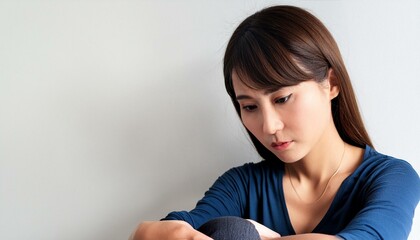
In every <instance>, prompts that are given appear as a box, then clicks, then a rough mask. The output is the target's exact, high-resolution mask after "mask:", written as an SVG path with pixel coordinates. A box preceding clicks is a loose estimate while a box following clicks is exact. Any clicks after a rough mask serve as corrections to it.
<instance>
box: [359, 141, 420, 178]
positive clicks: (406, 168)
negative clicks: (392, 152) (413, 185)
mask: <svg viewBox="0 0 420 240" xmlns="http://www.w3.org/2000/svg"><path fill="white" fill-rule="evenodd" d="M357 171H360V172H361V173H364V174H368V175H369V176H370V177H380V176H382V177H386V176H401V175H404V176H406V177H410V178H413V180H417V181H418V180H419V176H418V174H417V172H416V171H415V170H414V168H413V167H412V166H411V164H410V163H408V162H407V161H405V160H403V159H399V158H396V157H392V156H389V155H386V154H383V153H379V152H377V151H376V150H374V149H373V148H370V147H369V146H366V150H365V154H364V157H363V162H362V164H361V165H360V166H359V168H358V170H357Z"/></svg>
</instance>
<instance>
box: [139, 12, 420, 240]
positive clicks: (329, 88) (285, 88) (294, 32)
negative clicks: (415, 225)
mask: <svg viewBox="0 0 420 240" xmlns="http://www.w3.org/2000/svg"><path fill="white" fill-rule="evenodd" d="M224 77H225V85H226V89H227V92H228V94H229V95H230V97H231V99H232V102H233V104H234V106H235V108H236V111H237V113H238V114H239V116H240V118H241V121H242V123H243V124H244V126H245V128H246V129H247V131H248V133H249V136H250V138H251V140H252V142H253V143H254V145H255V147H256V149H257V151H258V153H259V154H260V155H261V156H262V158H263V159H264V160H263V161H261V162H259V163H255V164H253V163H250V164H246V165H244V166H241V167H237V168H233V169H231V170H229V171H228V172H226V173H225V174H224V175H222V176H221V177H220V178H219V179H218V180H217V181H216V182H215V183H214V185H213V186H212V187H211V188H210V189H209V191H207V192H206V194H205V196H204V198H203V199H201V200H200V201H199V202H198V204H197V206H196V207H195V208H194V209H193V210H191V211H190V212H185V211H184V212H172V213H170V214H169V215H168V216H167V217H166V218H164V219H163V220H165V221H159V222H144V223H142V224H141V225H140V226H139V228H138V229H137V231H136V232H135V234H134V239H212V238H214V239H407V237H408V234H409V232H410V229H411V225H412V219H413V215H414V210H415V208H416V206H417V204H418V201H419V197H420V180H419V176H418V175H417V173H416V172H415V171H414V170H413V168H412V167H411V166H410V165H409V164H408V163H407V162H405V161H403V160H399V159H396V158H393V157H390V156H386V155H383V154H381V153H378V152H376V151H375V150H374V148H373V145H372V142H371V140H370V138H369V135H368V133H367V131H366V129H365V127H364V125H363V121H362V118H361V116H360V113H359V109H358V106H357V103H356V98H355V95H354V92H353V89H352V86H351V82H350V78H349V76H348V74H347V71H346V68H345V66H344V63H343V60H342V58H341V55H340V52H339V49H338V47H337V44H336V43H335V41H334V39H333V37H332V36H331V34H330V33H329V32H328V30H327V29H326V28H325V26H324V25H323V24H322V23H321V22H320V21H319V20H318V19H317V18H316V17H314V16H313V15H311V14H310V13H308V12H306V11H304V10H302V9H300V8H297V7H292V6H275V7H270V8H266V9H263V10H262V11H260V12H257V13H255V14H253V15H252V16H250V17H248V18H247V19H245V20H244V21H243V22H242V23H241V24H240V25H239V27H238V28H237V29H236V30H235V32H234V33H233V35H232V37H231V39H230V41H229V43H228V46H227V49H226V53H225V58H224ZM245 219H248V220H245ZM209 236H210V237H212V238H210V237H209Z"/></svg>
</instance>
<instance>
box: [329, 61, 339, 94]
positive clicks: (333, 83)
mask: <svg viewBox="0 0 420 240" xmlns="http://www.w3.org/2000/svg"><path fill="white" fill-rule="evenodd" d="M326 80H327V81H328V83H329V84H328V85H329V89H330V100H333V99H334V98H336V97H337V96H338V94H339V93H340V88H339V87H338V79H337V77H336V75H335V73H334V70H333V69H332V68H330V69H328V76H327V79H326Z"/></svg>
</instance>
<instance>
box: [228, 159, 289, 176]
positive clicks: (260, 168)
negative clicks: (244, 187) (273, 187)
mask: <svg viewBox="0 0 420 240" xmlns="http://www.w3.org/2000/svg"><path fill="white" fill-rule="evenodd" d="M283 169H284V167H283V164H282V162H280V161H279V162H278V163H277V162H273V161H267V160H262V161H260V162H257V163H254V162H250V163H246V164H244V165H242V166H238V167H233V168H231V169H229V170H228V171H226V172H225V173H224V174H223V175H222V177H223V176H231V177H241V178H260V177H265V176H267V175H273V174H276V175H278V174H279V173H281V172H282V171H283Z"/></svg>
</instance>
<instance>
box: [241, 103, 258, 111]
mask: <svg viewBox="0 0 420 240" xmlns="http://www.w3.org/2000/svg"><path fill="white" fill-rule="evenodd" d="M242 109H243V110H245V111H247V112H253V111H255V109H257V106H255V105H245V106H242Z"/></svg>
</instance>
